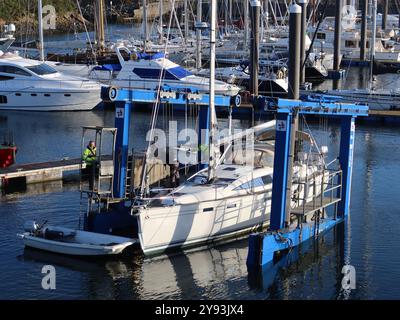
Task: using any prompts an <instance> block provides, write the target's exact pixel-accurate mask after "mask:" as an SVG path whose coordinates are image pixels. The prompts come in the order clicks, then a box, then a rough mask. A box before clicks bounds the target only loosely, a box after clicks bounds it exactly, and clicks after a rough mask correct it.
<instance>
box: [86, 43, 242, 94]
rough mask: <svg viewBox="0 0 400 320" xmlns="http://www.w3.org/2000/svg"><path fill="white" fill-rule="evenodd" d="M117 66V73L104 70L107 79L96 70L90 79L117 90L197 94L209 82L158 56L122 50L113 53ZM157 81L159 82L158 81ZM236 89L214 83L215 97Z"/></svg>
mask: <svg viewBox="0 0 400 320" xmlns="http://www.w3.org/2000/svg"><path fill="white" fill-rule="evenodd" d="M116 52H117V56H118V59H119V62H120V65H121V70H120V71H118V73H117V74H116V75H115V74H112V71H109V70H105V71H104V72H105V73H106V74H109V76H104V75H101V72H100V70H98V69H95V70H93V74H91V77H90V78H91V79H94V80H103V81H104V80H105V79H107V78H108V79H110V83H111V85H113V86H116V87H120V88H133V89H151V90H155V89H157V88H158V87H159V86H160V85H161V86H166V87H171V88H174V89H192V90H193V89H194V90H198V91H199V92H208V90H209V82H210V80H209V79H208V78H206V77H199V76H196V75H194V74H192V73H191V72H190V71H189V70H186V69H185V68H183V67H181V66H180V65H178V64H176V63H174V62H172V61H171V60H169V59H167V58H166V57H165V54H164V53H162V52H160V53H156V54H153V55H149V54H145V53H135V52H131V51H130V50H129V49H128V48H126V47H118V48H117V49H116ZM160 78H161V80H160ZM239 90H240V88H239V87H237V86H235V85H233V84H228V83H225V82H223V81H215V93H216V94H221V95H229V96H233V95H236V94H238V93H239Z"/></svg>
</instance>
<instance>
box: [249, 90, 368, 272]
mask: <svg viewBox="0 0 400 320" xmlns="http://www.w3.org/2000/svg"><path fill="white" fill-rule="evenodd" d="M304 98H305V99H306V100H305V101H301V100H286V99H278V100H269V99H266V98H259V101H258V102H257V103H258V104H259V105H260V106H263V108H264V110H266V111H271V112H275V113H276V121H277V122H276V140H275V158H274V173H273V186H272V199H271V200H272V203H271V215H270V226H269V229H268V231H266V232H259V233H253V234H251V235H250V237H249V252H248V257H247V265H248V267H250V268H258V267H266V266H268V265H271V264H273V263H274V256H275V253H278V252H281V251H285V250H289V249H291V248H293V247H296V246H298V245H299V244H300V243H302V242H305V241H306V240H308V239H311V238H312V237H317V236H318V234H320V233H322V232H324V231H326V230H328V229H330V228H332V227H333V226H335V225H336V224H338V223H340V222H342V221H343V220H344V219H345V217H346V216H347V215H348V213H349V205H350V191H351V176H352V169H353V153H354V137H355V118H356V117H359V116H363V117H365V116H368V107H367V106H365V105H357V104H347V103H335V102H334V98H333V97H332V98H330V97H326V98H324V97H323V98H321V99H315V98H313V97H304ZM298 115H317V116H321V117H335V118H339V120H340V125H341V135H340V137H341V138H340V151H339V157H338V160H339V164H340V168H341V170H342V172H341V179H340V180H341V184H340V187H341V188H340V190H339V189H338V190H337V198H332V197H331V198H330V200H329V197H328V199H327V201H321V205H320V207H319V208H317V209H319V210H324V209H325V208H326V207H328V206H329V205H332V204H336V205H337V211H336V213H335V215H334V216H333V217H322V218H321V219H318V223H316V221H308V222H307V220H300V219H299V217H297V218H298V219H297V221H293V222H291V219H290V214H291V210H292V209H290V203H291V202H290V199H291V198H290V197H291V195H290V194H288V193H290V192H291V187H290V186H291V183H290V181H291V179H290V178H291V173H290V170H291V169H292V168H291V163H293V156H294V153H293V150H294V143H295V128H296V124H295V121H296V117H298ZM323 197H324V194H323V193H322V195H321V199H323ZM323 200H325V199H323ZM304 207H305V208H307V204H304ZM311 210H312V211H315V210H316V208H315V206H313V207H312V209H311ZM298 214H299V215H300V216H301V215H303V216H304V215H307V212H305V211H304V210H303V212H301V211H300V212H298Z"/></svg>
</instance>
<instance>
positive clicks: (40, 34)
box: [38, 0, 44, 62]
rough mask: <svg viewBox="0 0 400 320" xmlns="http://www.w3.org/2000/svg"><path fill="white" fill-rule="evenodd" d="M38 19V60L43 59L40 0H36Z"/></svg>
mask: <svg viewBox="0 0 400 320" xmlns="http://www.w3.org/2000/svg"><path fill="white" fill-rule="evenodd" d="M38 20H39V48H38V49H39V56H40V61H42V62H43V61H44V45H43V13H42V0H38Z"/></svg>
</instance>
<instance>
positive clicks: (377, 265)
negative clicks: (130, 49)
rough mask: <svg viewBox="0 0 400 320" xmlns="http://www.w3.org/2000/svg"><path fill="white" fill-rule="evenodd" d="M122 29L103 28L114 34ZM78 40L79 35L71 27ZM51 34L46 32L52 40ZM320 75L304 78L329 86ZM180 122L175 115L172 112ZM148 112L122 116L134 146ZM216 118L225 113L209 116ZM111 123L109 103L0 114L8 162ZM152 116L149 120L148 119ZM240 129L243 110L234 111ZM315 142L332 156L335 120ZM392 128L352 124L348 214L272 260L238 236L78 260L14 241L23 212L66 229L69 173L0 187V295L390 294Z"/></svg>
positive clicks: (71, 220)
mask: <svg viewBox="0 0 400 320" xmlns="http://www.w3.org/2000/svg"><path fill="white" fill-rule="evenodd" d="M131 31H132V29H131V28H127V27H121V26H113V27H112V28H111V31H110V32H111V33H112V34H113V38H114V40H115V39H116V38H119V37H120V38H126V34H127V33H129V32H131ZM81 38H82V37H81ZM58 39H59V37H58V36H56V37H53V38H50V39H49V40H58ZM367 80H368V70H367V69H363V70H361V71H360V69H358V68H351V69H349V70H348V74H347V78H346V80H342V81H340V82H339V83H338V84H337V85H336V87H337V88H343V89H344V88H346V89H347V88H365V87H366V86H367ZM399 84H400V80H399V77H398V76H397V75H390V74H386V75H380V76H378V78H377V81H376V82H375V83H374V86H375V87H377V88H380V87H383V88H388V89H390V88H398V87H399ZM332 86H333V83H332V81H325V82H324V83H322V84H319V85H316V86H314V87H316V88H318V89H330V88H332ZM173 120H177V121H178V124H179V126H180V127H183V126H184V121H185V119H184V117H183V116H179V115H175V116H174V119H173ZM149 122H150V113H138V112H133V114H132V121H131V123H132V125H131V132H130V138H131V142H132V143H133V144H134V145H135V149H136V150H142V149H144V147H145V135H146V132H147V130H148V128H149ZM219 122H220V123H222V125H223V124H224V122H226V119H220V120H219ZM88 125H91V126H94V125H96V126H108V127H112V126H114V112H113V111H106V110H97V111H88V112H71V113H66V112H59V113H31V112H6V111H2V112H0V134H1V133H2V132H6V131H7V130H11V131H13V134H14V140H15V143H16V145H17V146H18V153H17V160H18V163H29V162H40V161H49V160H57V159H61V158H77V157H79V156H80V152H81V150H80V148H81V145H80V139H81V127H82V126H88ZM160 125H161V124H160ZM234 126H235V127H237V128H246V127H248V126H249V121H248V120H235V121H234ZM310 127H311V129H312V132H313V134H314V135H315V137H316V138H317V141H318V142H319V144H326V145H328V147H329V150H330V154H337V152H338V148H339V145H338V142H339V138H338V135H339V128H338V126H337V124H335V123H330V124H329V126H328V128H327V129H328V130H327V131H324V130H323V126H321V125H319V124H318V123H312V124H310ZM399 141H400V127H398V126H395V125H393V126H379V125H376V126H371V125H368V126H366V125H357V129H356V143H355V154H354V170H353V182H352V198H351V213H350V216H349V218H348V221H347V222H346V225H345V226H344V225H343V224H342V225H339V226H338V227H336V228H335V229H334V230H332V231H329V232H327V233H326V234H324V235H322V236H321V237H319V238H318V240H317V241H315V242H308V243H306V244H305V245H302V246H301V247H300V248H299V249H298V250H294V251H293V252H292V253H291V254H290V255H289V256H288V257H287V259H286V260H282V262H281V265H282V268H281V269H279V270H277V269H271V268H269V269H265V270H262V271H254V270H249V269H248V268H247V266H246V257H247V250H248V241H247V240H241V241H237V242H233V243H229V244H224V245H220V246H216V247H213V248H209V249H205V250H200V251H195V252H188V253H176V254H173V255H172V254H171V255H168V256H160V257H156V258H153V259H147V258H144V257H143V255H142V254H141V253H140V252H139V251H134V252H129V253H128V254H127V255H125V256H122V257H119V258H113V259H100V260H99V259H78V258H71V257H66V256H60V255H56V254H51V253H47V252H41V251H36V250H32V249H24V247H23V244H22V242H21V241H20V240H18V239H17V237H16V234H17V233H19V232H21V231H22V228H23V224H24V222H25V221H26V220H36V221H38V222H42V221H44V220H49V222H50V223H51V224H53V225H62V226H66V227H71V228H76V227H77V226H78V219H79V210H80V194H79V192H78V187H79V186H78V184H77V183H76V182H74V181H64V182H62V181H56V182H51V183H43V184H34V185H28V186H27V188H26V190H22V191H18V192H12V193H7V194H5V193H4V194H2V195H1V196H0V261H1V264H0V299H400V290H399V289H400V273H399V272H398V267H399V265H400V256H399V255H397V254H396V253H397V251H398V248H399V243H400V220H399V216H400V210H399V206H398V204H397V203H396V201H395V200H396V199H397V198H398V195H399V190H400V189H399V187H398V181H400V149H399V148H398V144H399ZM44 265H53V266H54V267H55V269H56V290H44V289H42V286H41V282H42V278H43V274H42V273H41V270H42V267H43V266H44ZM344 265H352V266H354V268H355V271H356V289H354V290H349V291H345V290H343V289H342V286H341V283H342V279H343V274H342V267H343V266H344Z"/></svg>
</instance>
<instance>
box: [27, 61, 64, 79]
mask: <svg viewBox="0 0 400 320" xmlns="http://www.w3.org/2000/svg"><path fill="white" fill-rule="evenodd" d="M25 68H27V69H29V70H30V71H32V72H34V73H36V74H37V75H39V76H44V75H46V74H53V73H57V70H56V69H54V68H53V67H50V66H49V65H47V64H45V63H42V64H38V65H35V66H26V67H25Z"/></svg>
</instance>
